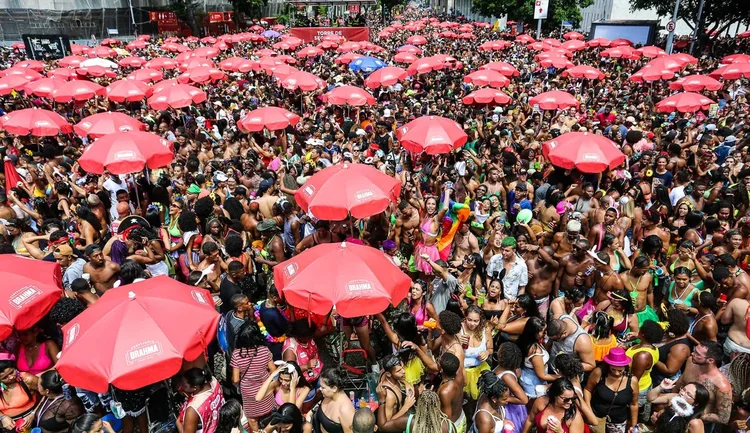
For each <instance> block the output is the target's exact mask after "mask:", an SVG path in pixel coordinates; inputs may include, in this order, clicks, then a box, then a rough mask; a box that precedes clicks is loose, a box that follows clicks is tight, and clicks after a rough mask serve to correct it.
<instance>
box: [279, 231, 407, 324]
mask: <svg viewBox="0 0 750 433" xmlns="http://www.w3.org/2000/svg"><path fill="white" fill-rule="evenodd" d="M331 269H337V270H338V271H337V272H331ZM273 274H274V275H273V276H274V282H275V283H276V287H278V288H279V289H280V290H281V291H282V293H283V295H284V299H285V300H286V301H287V302H288V303H289V304H291V305H292V306H295V307H298V308H304V309H305V310H308V311H310V312H313V313H315V314H320V315H325V314H328V313H329V312H330V311H331V309H332V308H333V307H334V306H335V307H336V312H337V313H338V314H340V315H341V316H342V317H358V316H367V315H369V314H376V313H378V312H381V311H384V310H385V309H386V308H387V307H388V305H394V306H395V305H398V304H399V303H400V302H401V301H402V300H403V299H404V298H405V297H406V294H407V293H408V292H409V287H410V285H411V279H409V277H408V276H407V275H406V274H404V273H403V272H401V270H400V269H399V268H398V267H397V266H396V265H394V264H393V262H392V261H391V259H390V258H388V256H387V255H386V254H385V253H383V252H382V251H380V250H378V249H375V248H372V247H368V246H364V245H357V244H354V243H351V242H344V243H340V244H339V243H331V244H321V245H318V246H316V247H313V248H311V249H309V250H307V251H305V252H303V253H302V254H300V255H298V256H294V257H292V258H291V259H289V260H287V261H285V262H282V263H280V264H278V265H277V266H276V267H275V268H274V272H273Z"/></svg>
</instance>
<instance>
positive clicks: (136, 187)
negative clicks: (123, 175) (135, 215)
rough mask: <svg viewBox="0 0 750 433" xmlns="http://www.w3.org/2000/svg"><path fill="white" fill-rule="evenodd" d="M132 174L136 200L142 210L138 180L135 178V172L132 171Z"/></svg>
mask: <svg viewBox="0 0 750 433" xmlns="http://www.w3.org/2000/svg"><path fill="white" fill-rule="evenodd" d="M130 176H131V177H132V178H133V188H135V202H136V205H137V206H138V210H141V197H140V196H139V195H138V182H136V180H135V174H133V173H130Z"/></svg>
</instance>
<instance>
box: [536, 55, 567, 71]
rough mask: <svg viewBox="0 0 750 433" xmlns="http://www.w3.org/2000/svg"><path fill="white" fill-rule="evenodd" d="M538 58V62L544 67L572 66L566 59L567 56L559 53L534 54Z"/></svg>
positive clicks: (559, 67)
mask: <svg viewBox="0 0 750 433" xmlns="http://www.w3.org/2000/svg"><path fill="white" fill-rule="evenodd" d="M536 57H538V58H539V64H540V65H542V66H544V67H545V68H549V67H553V68H557V69H564V68H572V67H573V66H574V65H573V63H572V62H571V61H570V60H568V58H567V57H565V56H563V55H559V54H549V55H547V54H540V55H538V56H536Z"/></svg>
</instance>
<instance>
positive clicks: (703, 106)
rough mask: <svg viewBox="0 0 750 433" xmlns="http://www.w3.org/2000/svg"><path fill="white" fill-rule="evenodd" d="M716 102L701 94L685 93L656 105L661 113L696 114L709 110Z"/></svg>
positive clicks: (675, 95) (677, 94)
mask: <svg viewBox="0 0 750 433" xmlns="http://www.w3.org/2000/svg"><path fill="white" fill-rule="evenodd" d="M714 103H715V102H714V101H712V100H711V99H709V98H706V97H705V96H703V95H701V94H700V93H691V92H683V93H676V94H674V95H672V96H670V97H668V98H665V99H662V100H661V101H660V102H658V103H657V104H656V111H659V112H661V113H672V112H674V111H679V112H680V113H694V112H696V111H700V110H708V107H709V106H710V105H711V104H714Z"/></svg>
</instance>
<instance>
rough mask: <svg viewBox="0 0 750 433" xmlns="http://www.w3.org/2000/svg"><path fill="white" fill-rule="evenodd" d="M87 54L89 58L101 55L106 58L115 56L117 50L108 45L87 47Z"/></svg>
mask: <svg viewBox="0 0 750 433" xmlns="http://www.w3.org/2000/svg"><path fill="white" fill-rule="evenodd" d="M87 54H88V56H89V57H91V58H94V57H102V58H108V57H117V52H116V51H115V50H113V49H112V48H109V47H102V46H99V47H94V48H91V49H89V51H88V53H87Z"/></svg>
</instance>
